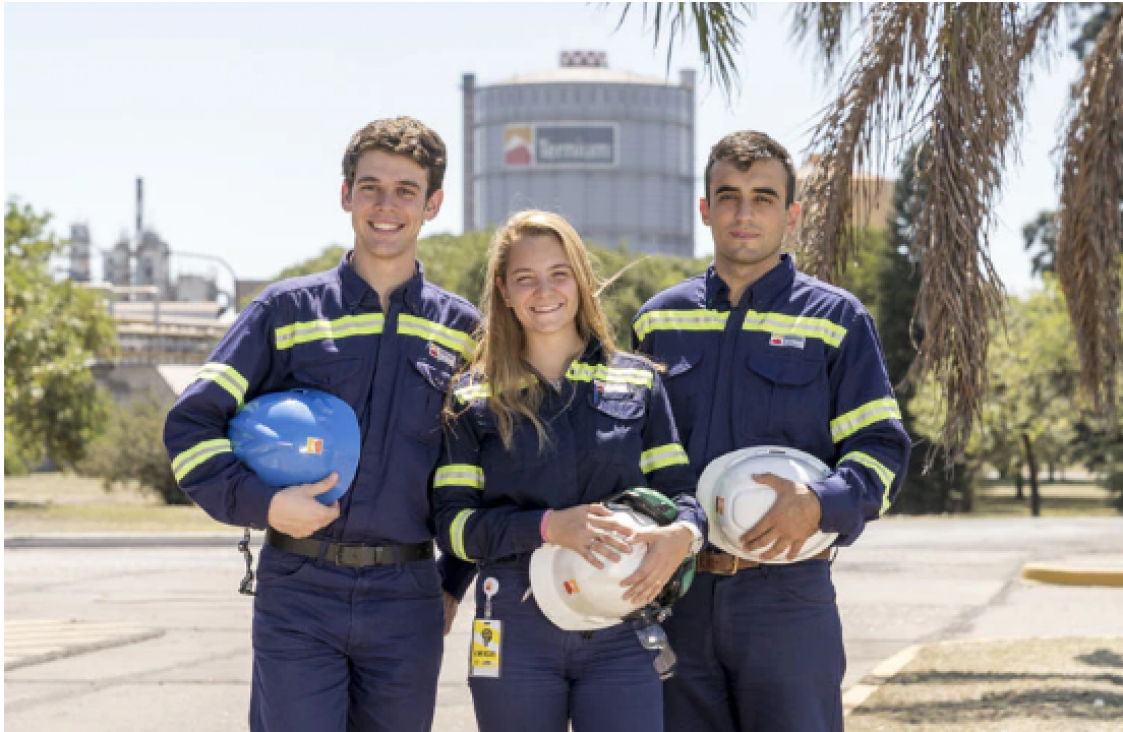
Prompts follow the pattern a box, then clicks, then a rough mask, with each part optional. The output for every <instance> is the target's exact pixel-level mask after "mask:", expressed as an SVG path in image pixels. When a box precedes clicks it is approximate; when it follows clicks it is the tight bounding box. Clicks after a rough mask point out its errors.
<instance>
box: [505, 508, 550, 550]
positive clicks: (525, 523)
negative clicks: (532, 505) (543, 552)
mask: <svg viewBox="0 0 1123 732" xmlns="http://www.w3.org/2000/svg"><path fill="white" fill-rule="evenodd" d="M545 515H546V512H545V511H520V512H519V513H516V514H514V515H512V516H511V523H510V525H509V527H508V529H507V533H508V535H509V536H510V540H511V547H512V551H511V552H510V553H511V554H524V553H526V552H532V551H534V550H535V549H537V548H538V547H540V546H542V545H543V544H545V543H546V542H544V541H543V540H542V517H543V516H545Z"/></svg>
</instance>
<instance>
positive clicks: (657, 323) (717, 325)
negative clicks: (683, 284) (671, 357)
mask: <svg viewBox="0 0 1123 732" xmlns="http://www.w3.org/2000/svg"><path fill="white" fill-rule="evenodd" d="M728 321H729V313H719V312H718V311H717V310H652V311H650V312H646V313H644V314H643V315H641V316H640V317H639V318H638V319H637V320H636V323H635V326H634V328H635V331H636V336H638V337H639V339H640V340H641V341H642V340H643V339H644V338H646V337H647V336H648V335H649V334H650V333H652V332H654V331H657V330H725V324H726V323H727V322H728Z"/></svg>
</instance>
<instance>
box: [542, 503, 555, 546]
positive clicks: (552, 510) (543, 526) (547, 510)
mask: <svg viewBox="0 0 1123 732" xmlns="http://www.w3.org/2000/svg"><path fill="white" fill-rule="evenodd" d="M553 512H554V509H552V508H547V509H546V513H544V514H542V523H540V524H538V533H539V535H540V536H541V537H542V541H548V539H546V521H547V519H549V518H550V514H552V513H553Z"/></svg>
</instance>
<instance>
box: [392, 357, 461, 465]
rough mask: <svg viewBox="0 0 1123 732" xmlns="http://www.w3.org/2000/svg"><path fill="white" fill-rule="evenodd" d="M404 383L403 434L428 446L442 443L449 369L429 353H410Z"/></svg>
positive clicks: (450, 372)
mask: <svg viewBox="0 0 1123 732" xmlns="http://www.w3.org/2000/svg"><path fill="white" fill-rule="evenodd" d="M406 358H407V359H408V361H409V363H408V364H406V365H405V369H404V370H405V379H404V381H405V384H404V385H403V386H404V389H403V393H402V394H401V395H400V399H401V402H400V403H401V405H402V406H401V409H399V410H398V414H399V415H400V417H399V418H400V420H401V422H400V424H401V427H402V431H403V432H405V433H406V434H407V435H409V436H410V437H412V438H413V439H415V440H418V441H420V442H423V443H425V444H426V445H430V446H434V447H435V446H437V445H439V444H440V441H441V410H442V409H443V408H444V401H445V394H447V393H448V385H449V382H450V381H451V380H452V369H451V368H449V367H448V366H447V365H446V364H444V363H443V362H437V361H436V360H435V359H431V358H429V356H428V354H424V355H419V354H417V353H410V354H408V355H407V357H406Z"/></svg>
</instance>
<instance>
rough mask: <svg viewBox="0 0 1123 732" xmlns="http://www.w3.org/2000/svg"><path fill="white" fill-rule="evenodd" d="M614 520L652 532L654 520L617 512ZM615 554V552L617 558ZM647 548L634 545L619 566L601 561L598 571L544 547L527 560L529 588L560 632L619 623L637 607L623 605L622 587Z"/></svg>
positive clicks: (626, 510) (556, 548)
mask: <svg viewBox="0 0 1123 732" xmlns="http://www.w3.org/2000/svg"><path fill="white" fill-rule="evenodd" d="M613 518H615V519H617V520H618V521H619V522H620V523H622V524H625V525H627V526H629V527H631V528H633V529H642V528H646V527H649V526H654V525H656V524H655V521H654V519H651V518H648V517H647V516H644V515H643V514H641V513H638V512H637V511H635V510H633V509H631V508H622V509H618V510H617V511H616V512H615V513H614V514H613ZM618 553H619V552H618ZM646 553H647V545H646V544H633V545H632V552H631V553H630V554H623V553H619V554H620V561H619V562H610V561H608V560H607V559H603V558H602V559H601V564H603V565H604V568H603V569H597V568H596V567H594V566H593V565H591V564H589V562H588V561H587V560H586V559H585V558H584V557H583V556H581V555H580V554H578V553H577V552H575V551H572V550H570V549H566V548H564V547H561V546H558V545H556V544H543V545H542V546H541V547H539V548H538V549H536V550H535V551H534V553H533V554H532V555H531V556H530V586H531V588H532V589H533V590H534V599H535V600H536V601H537V602H538V607H539V608H541V609H542V613H543V614H544V615H545V616H546V617H547V618H549V620H550V622H552V623H553V624H554V625H556V626H558V627H559V628H561V629H562V630H599V629H601V628H608V627H611V626H613V625H616V624H617V623H620V622H621V621H622V620H623V619H624V616H626V615H629V614H630V613H632V612H634V611H635V610H637V609H639V606H637V605H633V604H632V603H631V602H628V601H627V600H625V599H624V593H625V592H627V589H628V588H626V587H621V586H620V582H621V581H622V580H624V579H626V578H627V577H628V576H629V575H631V574H632V573H633V572H635V571H636V569H638V568H639V566H640V564H641V563H642V562H643V557H644V555H645V554H646Z"/></svg>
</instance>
